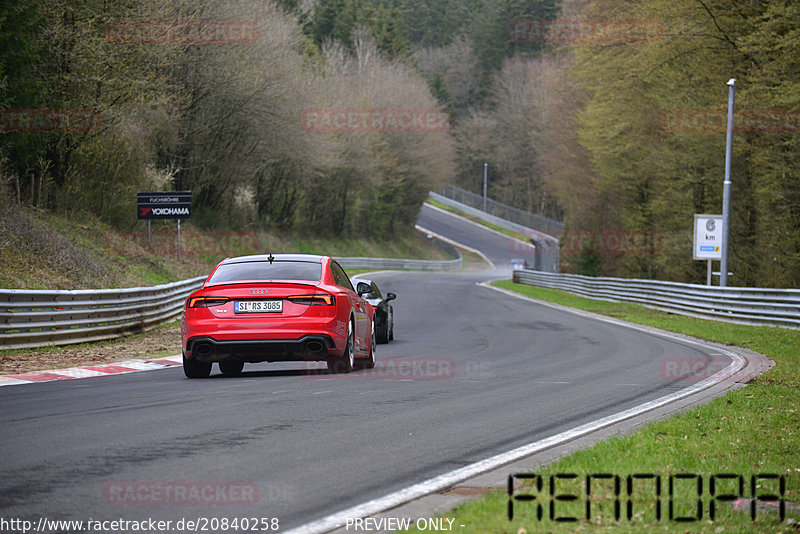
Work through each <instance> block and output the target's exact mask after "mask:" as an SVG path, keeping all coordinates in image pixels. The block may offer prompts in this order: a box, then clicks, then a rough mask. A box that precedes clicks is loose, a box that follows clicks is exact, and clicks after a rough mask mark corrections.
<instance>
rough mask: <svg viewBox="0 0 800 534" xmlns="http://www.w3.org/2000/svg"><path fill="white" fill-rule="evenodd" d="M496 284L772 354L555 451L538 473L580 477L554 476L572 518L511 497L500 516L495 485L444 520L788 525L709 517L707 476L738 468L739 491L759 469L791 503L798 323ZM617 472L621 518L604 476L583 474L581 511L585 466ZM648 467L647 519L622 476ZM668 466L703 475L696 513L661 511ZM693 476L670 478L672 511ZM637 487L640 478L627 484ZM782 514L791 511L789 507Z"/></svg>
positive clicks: (713, 529)
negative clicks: (665, 414) (613, 433)
mask: <svg viewBox="0 0 800 534" xmlns="http://www.w3.org/2000/svg"><path fill="white" fill-rule="evenodd" d="M495 285H496V286H498V287H502V288H505V289H510V290H513V291H517V292H519V293H521V294H524V295H527V296H530V297H534V298H537V299H541V300H546V301H550V302H555V303H558V304H562V305H565V306H570V307H574V308H579V309H583V310H588V311H592V312H595V313H599V314H603V315H607V316H611V317H615V318H619V319H623V320H626V321H630V322H635V323H640V324H645V325H650V326H655V327H658V328H662V329H665V330H670V331H673V332H680V333H683V334H688V335H692V336H696V337H699V338H703V339H708V340H712V341H718V342H721V343H727V344H731V345H738V346H742V347H747V348H750V349H752V350H754V351H757V352H760V353H762V354H765V355H767V356H769V357H770V358H772V359H773V360H774V361H775V367H774V368H773V369H772V370H770V371H768V372H767V373H765V374H764V375H762V376H759V377H758V378H756V379H755V380H754V381H753V382H751V383H750V384H749V385H748V386H747V387H745V388H742V389H738V390H735V391H732V392H730V393H728V394H726V395H724V396H723V397H720V398H717V399H715V400H713V401H711V402H710V403H708V404H705V405H703V406H699V407H696V408H692V409H690V410H688V411H686V412H683V413H681V414H679V415H677V416H675V417H672V418H669V419H666V420H664V421H660V422H656V423H652V424H650V425H648V426H646V427H645V428H643V429H642V430H640V431H638V432H636V433H634V434H632V435H628V436H622V437H613V438H611V439H607V440H605V441H602V442H600V443H597V444H595V445H594V446H592V447H589V448H587V449H585V450H582V451H579V452H576V453H574V454H572V455H570V456H567V457H565V458H563V459H562V460H560V461H558V462H556V463H554V464H551V465H548V466H543V467H542V468H541V469H538V470H537V471H536V474H541V475H542V476H543V477H545V478H544V479H543V481H544V488H545V490H547V482H548V478H547V477H549V476H551V475H556V474H560V473H562V474H577V475H578V476H579V480H580V481H581V483H580V484H575V483H573V482H570V481H565V480H560V481H558V482H557V484H558V485H557V488H563V489H562V490H559V491H561V492H563V493H572V494H576V495H578V496H579V499H578V501H577V502H576V503H569V502H558V504H557V515H559V516H575V517H577V518H580V519H579V520H578V521H577V522H574V523H564V522H555V521H550V520H549V519H548V512H549V509H548V508H547V507H545V508H544V510H543V512H544V519H543V520H542V521H539V520H538V519H537V517H536V515H535V510H536V507H535V503H529V502H527V503H526V502H516V503H515V514H514V515H515V517H514V519H513V520H511V521H510V520H509V519H508V518H507V515H506V513H507V506H508V495H507V494H506V492H505V491H497V492H492V493H490V494H488V495H487V496H486V497H485V498H483V499H480V500H478V501H473V502H470V503H467V504H465V505H462V506H460V507H458V508H457V509H455V510H453V511H450V512H448V513H446V514H444V517H449V518H453V517H455V519H456V521H455V523H454V524H458V525H461V524H464V525H466V527H465V528H463V529H459V531H460V532H463V533H473V532H474V533H521V532H599V531H603V532H708V533H719V532H726V533H729V532H743V533H744V532H788V531H796V523H795V524H793V525H792V524H790V523H789V522H787V521H784V522H779V521H778V518H777V514H768V513H765V512H762V511H759V512H758V514H757V518H756V521H752V520H751V519H750V516H749V515H748V513H745V512H740V511H735V510H733V509H732V508H731V507H730V506H729V505H725V504H719V505H718V506H717V510H716V513H717V515H716V518H715V520H714V521H710V520H709V506H710V502H711V499H710V497H709V493H708V491H709V477H710V476H711V475H715V474H718V473H729V474H735V475H741V476H742V477H744V481H745V495H746V496H749V495H750V480H751V477H752V476H753V475H757V474H763V473H769V474H779V475H785V476H786V479H785V480H786V493H785V498H786V499H787V500H788V501H793V502H800V452H798V451H800V372H798V368H799V367H800V366H798V363H799V362H800V332H798V331H796V330H787V329H780V328H771V327H756V326H746V325H736V324H728V323H721V322H715V321H706V320H699V319H693V318H687V317H681V316H677V315H672V314H668V313H665V312H661V311H657V310H651V309H648V308H644V307H642V306H638V305H634V304H625V303H611V302H604V301H596V300H591V299H586V298H582V297H578V296H575V295H571V294H569V293H565V292H562V291H557V290H552V289H542V288H536V287H531V286H524V285H519V284H514V283H513V282H511V281H500V282H496V283H495ZM597 473H609V474H612V475H619V476H620V477H621V482H622V497H623V500H622V501H621V503H622V518H621V520H620V521H616V520H615V518H614V516H613V507H612V505H611V504H612V503H613V491H612V489H611V486H610V484H609V483H599V485H598V483H597V482H594V483H593V488H594V491H593V500H592V501H591V502H592V510H593V519H592V520H586V519H585V515H584V514H585V508H584V506H585V502H586V493H585V488H586V486H585V483H584V482H583V481H584V480H585V477H586V476H587V475H591V474H597ZM639 473H650V474H655V475H660V476H661V477H662V490H663V493H662V499H661V501H662V507H663V508H662V517H661V520H660V521H656V518H655V508H654V498H653V497H652V496H651V494H650V493H643V494H642V495H644V496H646V497H647V498H644V497H642V498H641V499H636V500H634V517H633V519H632V520H628V519H627V517H626V515H625V513H626V510H625V502H626V501H625V500H624V497H625V493H624V492H625V477H626V476H627V475H632V474H639ZM678 473H691V474H700V475H702V476H703V479H704V480H703V495H702V496H701V497H700V499H701V503H702V508H703V520H702V521H697V522H691V523H681V522H677V521H674V520H673V521H671V520H669V515H668V507H667V503H668V485H667V480H668V477H669V476H670V475H675V474H678ZM694 484H695V482H691V481H690V482H689V483H687V482H686V481H683V482H681V483H680V484H678V485H676V490H675V497H674V502H675V503H676V508H675V511H674V513H675V516H691V515H693V514H694V513H695V512H696V508H695V507H694V506H695V505H696V503H697V497H696V496H695V493H694V489H695V487H694ZM761 486H762V487H761V489H759V490H758V491H759V492H760V494H765V493H770V492H772V493H777V492H778V485H777V483H774V482H771V481H766V480H764V481H761ZM636 488H641V489H642V490H644V489H645V486H644V485H642V486H636ZM516 491H517V493H522V494H529V495H533V496H538V497H539V498H541V499H544V502H545V503H548V502H549V500H548V499H549V496H548V495H547V493H546V491H545V492H544V494H543V493H537V491H536V490H535V487H532V486H530V485H528V486H523V487H522V488H520V489H518V490H516ZM733 492H737V489H736V488H735V486H733V485H731V483H730V482H723V483H722V485H720V486H718V494H719V493H733ZM787 517H789V518H791V519H793V520H794V521H797V520H798V514H797V513H796V512H790V513H789V514H787Z"/></svg>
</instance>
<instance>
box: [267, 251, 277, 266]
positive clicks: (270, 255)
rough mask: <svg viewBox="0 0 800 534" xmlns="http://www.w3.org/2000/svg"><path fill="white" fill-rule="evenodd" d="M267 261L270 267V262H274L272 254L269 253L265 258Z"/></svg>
mask: <svg viewBox="0 0 800 534" xmlns="http://www.w3.org/2000/svg"><path fill="white" fill-rule="evenodd" d="M267 261H268V262H269V264H270V265H272V262H273V261H275V256H273V255H272V252H270V253H269V256H267Z"/></svg>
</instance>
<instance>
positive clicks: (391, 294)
mask: <svg viewBox="0 0 800 534" xmlns="http://www.w3.org/2000/svg"><path fill="white" fill-rule="evenodd" d="M396 298H397V295H395V294H394V293H386V302H389V301H390V300H394V299H396Z"/></svg>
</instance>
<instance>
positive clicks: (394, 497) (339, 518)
mask: <svg viewBox="0 0 800 534" xmlns="http://www.w3.org/2000/svg"><path fill="white" fill-rule="evenodd" d="M480 285H483V286H484V287H488V288H490V289H494V290H496V291H500V292H502V293H507V294H509V295H511V296H514V297H518V298H521V299H523V300H528V301H531V302H535V303H537V304H541V302H540V301H537V300H535V299H532V298H530V297H526V296H525V295H520V294H518V293H514V292H512V291H508V290H505V289H501V288H497V287H493V286H490V285H488V284H486V283H485V282H483V283H481V284H480ZM558 309H561V308H558ZM565 311H569V310H565ZM577 315H582V316H588V315H585V314H582V313H578V314H577ZM591 318H592V319H597V320H601V321H605V322H609V323H613V324H616V325H619V326H625V327H628V328H633V329H635V330H640V331H643V332H647V333H649V334H655V335H660V336H662V337H666V338H671V339H674V340H676V341H680V342H682V343H689V344H693V345H699V346H702V347H705V348H708V347H707V346H706V345H704V344H703V343H700V342H697V341H693V340H690V339H683V338H680V337H678V336H673V335H670V334H668V333H661V332H653V331H651V330H648V329H645V328H639V327H637V326H636V325H631V324H629V323H624V322H620V321H614V320H613V319H606V318H604V317H595V316H592V317H591ZM714 349H715V350H719V351H720V352H723V353H725V354H726V355H727V356H729V357H730V358H731V360H733V361H732V362H731V363H730V364H729V365H728V366H727V367H725V368H724V369H722V370H720V371H717V372H716V373H714V374H713V375H711V376H710V377H708V378H706V379H704V380H701V381H700V382H698V383H697V384H694V385H693V386H690V387H687V388H684V389H682V390H680V391H676V392H675V393H671V394H669V395H666V396H664V397H660V398H658V399H655V400H652V401H648V402H646V403H644V404H640V405H639V406H635V407H633V408H629V409H627V410H623V411H621V412H618V413H616V414H612V415H609V416H606V417H602V418H600V419H597V420H595V421H592V422H590V423H586V424H584V425H580V426H577V427H575V428H573V429H571V430H567V431H565V432H561V433H560V434H556V435H555V436H551V437H549V438H545V439H542V440H539V441H535V442H533V443H529V444H527V445H523V446H521V447H518V448H516V449H513V450H510V451H508V452H504V453H500V454H497V455H495V456H491V457H489V458H486V459H484V460H481V461H479V462H475V463H472V464H469V465H466V466H464V467H460V468H458V469H455V470H453V471H450V472H449V473H443V474H441V475H439V476H436V477H433V478H429V479H428V480H425V481H423V482H419V483H417V484H413V485H411V486H408V487H407V488H405V489H402V490H399V491H396V492H394V493H390V494H388V495H385V496H383V497H379V498H377V499H373V500H371V501H367V502H365V503H362V504H359V505H356V506H353V507H351V508H347V509H345V510H342V511H340V512H336V513H333V514H331V515H328V516H326V517H323V518H321V519H318V520H316V521H312V522H310V523H306V524H305V525H301V526H299V527H296V528H293V529H291V530H289V531H287V534H322V533H325V532H330V531H331V530H334V529H336V528H339V527H341V526H342V525H344V524H346V522H347V520H348V519H355V518H363V517H368V516H371V515H374V514H377V513H380V512H383V511H386V510H389V509H391V508H395V507H397V506H399V505H401V504H404V503H407V502H409V501H412V500H414V499H418V498H420V497H424V496H426V495H430V494H431V493H435V492H437V491H441V490H443V489H446V488H449V487H451V486H454V485H455V484H458V483H459V482H463V481H464V480H467V479H469V478H472V477H474V476H477V475H479V474H481V473H485V472H487V471H491V470H493V469H496V468H498V467H501V466H503V465H506V464H509V463H512V462H515V461H517V460H521V459H522V458H525V457H526V456H530V455H532V454H535V453H537V452H540V451H543V450H545V449H549V448H552V447H555V446H556V445H560V444H562V443H565V442H568V441H571V440H574V439H576V438H579V437H581V436H584V435H586V434H590V433H592V432H594V431H597V430H600V429H602V428H605V427H607V426H611V425H613V424H616V423H619V422H621V421H624V420H626V419H630V418H632V417H636V416H637V415H641V414H643V413H646V412H649V411H652V410H655V409H656V408H660V407H662V406H665V405H667V404H670V403H673V402H675V401H678V400H680V399H682V398H684V397H688V396H690V395H693V394H695V393H698V392H700V391H702V390H704V389H708V388H709V387H711V386H714V385H716V384H718V383H720V382H721V381H722V380H723V379H725V378H727V377H730V376H732V375H733V374H735V373H737V372H739V371H740V370H741V369H742V368H744V366H745V363H746V361H745V359H744V358H742V357H741V356H739V355H738V354H735V353H733V352H730V351H727V350H725V349H721V348H719V347H714Z"/></svg>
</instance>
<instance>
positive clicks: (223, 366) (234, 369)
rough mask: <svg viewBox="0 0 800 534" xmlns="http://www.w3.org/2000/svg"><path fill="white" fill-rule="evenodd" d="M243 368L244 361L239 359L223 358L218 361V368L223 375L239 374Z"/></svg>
mask: <svg viewBox="0 0 800 534" xmlns="http://www.w3.org/2000/svg"><path fill="white" fill-rule="evenodd" d="M242 369H244V362H242V361H239V360H224V361H221V362H219V370H220V371H221V372H222V374H223V375H225V376H239V375H240V374H242Z"/></svg>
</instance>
